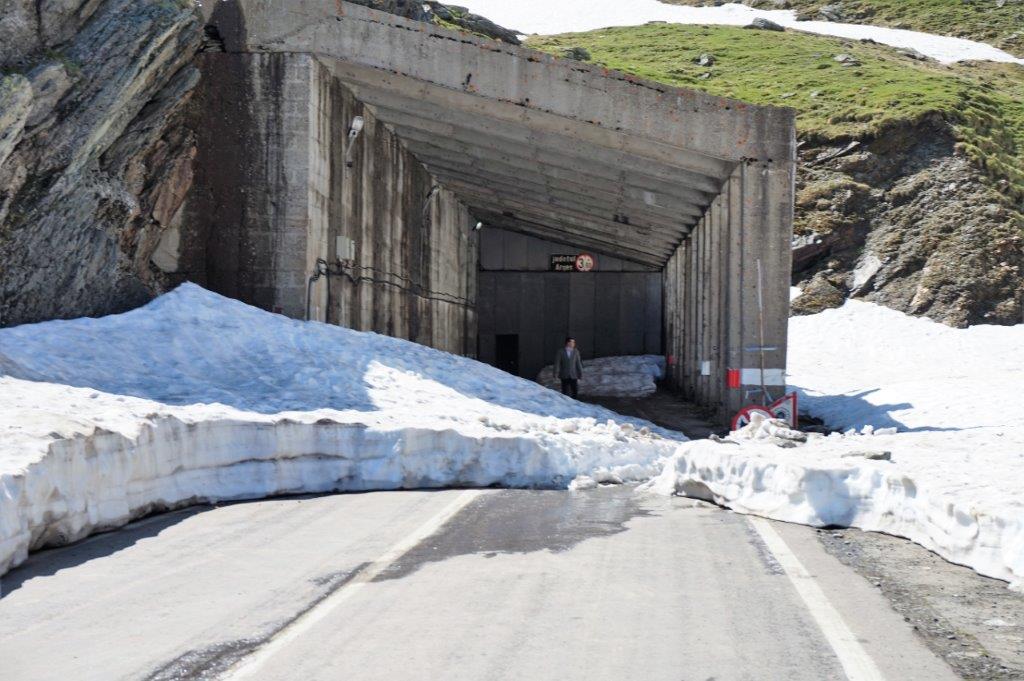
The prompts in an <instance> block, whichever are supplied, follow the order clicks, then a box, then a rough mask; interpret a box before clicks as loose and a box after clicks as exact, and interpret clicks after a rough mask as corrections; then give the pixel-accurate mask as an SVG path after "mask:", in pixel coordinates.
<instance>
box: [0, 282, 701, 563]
mask: <svg viewBox="0 0 1024 681" xmlns="http://www.w3.org/2000/svg"><path fill="white" fill-rule="evenodd" d="M0 372H2V373H3V374H6V376H3V377H0V574H2V572H3V571H4V570H6V569H7V568H8V567H10V565H12V564H15V563H17V562H20V561H21V560H24V558H25V556H26V555H27V551H28V550H29V549H30V548H38V547H41V546H44V545H47V544H60V543H65V542H67V541H73V540H75V539H79V538H81V537H84V536H86V535H88V534H89V533H91V532H93V531H96V530H100V529H105V528H112V527H116V526H119V525H121V524H124V523H125V522H128V521H129V520H130V519H131V518H133V517H136V516H138V515H140V514H144V513H146V512H150V511H152V510H154V509H161V508H170V507H174V506H177V505H181V504H187V503H193V502H195V501H198V500H210V499H240V498H255V497H262V496H267V495H271V494H280V493H288V492H322V491H330V490H363V489H395V488H403V487H404V488H417V487H439V486H463V485H465V486H486V485H492V484H500V485H506V486H561V487H564V486H566V485H568V484H569V482H570V481H571V480H573V479H574V478H575V477H577V476H578V475H581V474H587V475H589V476H591V477H595V478H597V479H603V480H643V479H647V478H649V477H650V476H651V475H652V474H653V473H654V472H656V471H657V470H658V469H659V468H660V465H661V462H662V461H663V459H664V457H665V456H667V455H669V454H671V452H672V450H673V449H674V446H675V444H677V441H680V440H684V439H685V438H684V437H683V436H682V435H680V434H678V433H671V432H668V431H663V430H660V429H658V428H655V427H649V426H650V424H647V423H645V422H643V421H639V420H633V419H628V418H625V417H621V416H618V415H616V414H613V413H612V412H609V411H606V410H604V409H602V408H599V407H595V406H591V405H586V404H582V403H579V402H576V401H573V400H570V399H569V398H566V397H563V396H562V395H560V394H557V393H555V392H552V391H550V390H548V389H546V388H543V387H541V386H539V385H537V384H536V383H533V382H531V381H526V380H522V379H518V378H514V377H512V376H510V375H508V374H506V373H504V372H501V371H498V370H497V369H493V368H491V367H489V366H486V365H484V364H480V363H478V362H475V361H472V360H469V359H465V358H461V357H456V356H454V355H450V354H447V353H443V352H439V351H436V350H432V349H430V348H426V347H423V346H420V345H416V344H414V343H410V342H407V341H402V340H397V339H394V338H388V337H385V336H379V335H376V334H371V333H359V332H355V331H350V330H348V329H342V328H338V327H332V326H326V325H323V324H315V323H312V324H310V323H303V322H297V321H293V320H290V319H287V318H285V317H281V316H278V315H272V314H269V313H266V312H263V311H260V310H257V309H255V308H251V307H249V306H246V305H244V304H242V303H239V302H237V301H233V300H229V299H227V298H223V297H221V296H218V295H215V294H213V293H209V292H207V291H205V290H203V289H201V288H199V287H197V286H194V285H188V284H186V285H184V286H182V287H180V288H178V289H177V290H175V291H174V292H172V293H169V294H167V295H165V296H163V297H161V298H158V299H157V300H155V301H154V302H152V303H151V304H149V305H147V306H146V307H144V308H141V309H139V310H135V311H133V312H129V313H127V314H123V315H116V316H112V317H105V318H102V319H77V320H73V321H55V322H47V323H44V324H35V325H26V326H22V327H15V328H11V329H2V330H0ZM652 431H653V432H652Z"/></svg>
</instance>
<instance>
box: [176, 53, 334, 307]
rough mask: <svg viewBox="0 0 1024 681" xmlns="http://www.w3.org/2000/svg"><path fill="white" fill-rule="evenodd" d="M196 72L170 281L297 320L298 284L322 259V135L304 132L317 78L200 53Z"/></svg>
mask: <svg viewBox="0 0 1024 681" xmlns="http://www.w3.org/2000/svg"><path fill="white" fill-rule="evenodd" d="M198 64H199V67H200V69H201V71H202V75H203V77H202V81H201V85H200V88H199V91H198V92H197V95H196V98H195V100H194V113H193V118H194V120H195V127H196V129H197V134H198V139H197V147H198V154H197V157H196V160H195V165H194V168H195V180H194V185H193V189H192V191H191V193H190V195H189V198H188V202H187V205H186V213H185V214H186V219H185V220H184V226H183V230H185V232H186V233H185V235H184V236H183V238H182V239H181V244H182V246H181V247H182V248H183V249H185V250H184V251H183V252H181V253H180V254H179V260H180V263H179V265H178V268H177V275H178V277H179V278H180V279H182V280H185V279H188V280H192V281H196V282H198V283H200V284H203V285H204V286H206V287H207V288H210V289H211V290H213V291H216V292H218V293H222V294H224V295H226V296H230V297H232V298H237V299H239V300H243V301H245V302H247V303H250V304H252V305H255V306H257V307H261V308H264V309H266V310H271V311H274V312H280V313H283V314H286V315H288V316H290V317H296V318H299V317H302V316H304V314H305V308H306V300H305V297H306V279H307V277H308V276H309V272H310V271H311V270H312V269H313V266H314V265H313V264H314V263H315V262H316V259H317V258H318V257H322V255H326V252H325V246H326V235H325V217H324V212H325V198H324V197H325V194H329V192H330V188H329V187H328V186H327V184H326V183H327V180H326V177H325V168H324V161H325V159H324V154H325V151H324V145H323V137H324V135H325V131H324V130H321V129H319V128H318V127H317V126H314V125H310V122H311V120H315V119H316V116H315V113H316V112H317V111H318V110H319V109H320V108H321V107H322V101H321V100H322V97H323V94H324V93H323V91H322V90H321V89H320V88H319V87H315V86H314V85H315V80H316V78H317V76H318V74H319V72H320V69H319V68H318V67H317V65H316V62H315V60H314V59H313V58H312V57H310V56H308V55H284V54H252V55H248V54H247V55H225V54H216V53H214V54H202V55H200V56H199V57H198ZM326 148H327V149H329V148H330V146H329V145H327V146H326Z"/></svg>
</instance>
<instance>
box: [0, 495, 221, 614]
mask: <svg viewBox="0 0 1024 681" xmlns="http://www.w3.org/2000/svg"><path fill="white" fill-rule="evenodd" d="M212 508H213V507H212V506H190V507H189V508H184V509H181V510H178V511H171V512H170V513H161V514H159V515H154V516H150V517H148V518H144V519H142V520H139V521H136V522H134V523H132V524H130V525H126V526H124V527H122V528H119V529H116V530H113V531H110V532H105V533H103V534H95V535H92V536H91V537H87V538H85V539H83V540H82V541H80V542H77V543H74V544H70V545H68V546H59V547H55V548H51V549H44V550H42V551H39V552H37V553H33V554H32V555H30V556H29V558H28V560H27V561H25V562H24V563H22V564H21V565H20V566H18V567H16V568H14V569H13V570H11V571H10V572H8V573H7V574H6V575H4V576H3V577H0V599H3V598H6V597H7V596H9V595H11V594H12V593H14V592H15V591H17V590H18V589H20V588H21V586H22V585H23V584H24V583H25V582H27V581H29V580H31V579H34V578H36V577H49V576H52V575H55V574H57V573H58V572H60V571H61V570H66V569H68V568H73V567H76V566H78V565H81V564H83V563H86V562H88V561H90V560H93V559H95V558H102V557H104V556H109V555H111V554H113V553H117V552H118V551H122V550H124V549H127V548H129V547H130V546H133V545H134V544H136V543H137V542H139V541H141V540H143V539H148V538H150V537H155V536H157V535H158V534H160V533H161V532H163V531H164V530H166V529H167V528H169V527H171V526H173V525H176V524H178V523H180V522H181V521H183V520H185V519H187V518H190V517H192V516H194V515H197V514H199V513H203V512H206V511H209V510H210V509H212Z"/></svg>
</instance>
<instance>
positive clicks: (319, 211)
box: [178, 53, 477, 354]
mask: <svg viewBox="0 0 1024 681" xmlns="http://www.w3.org/2000/svg"><path fill="white" fill-rule="evenodd" d="M199 65H200V68H201V69H202V71H203V81H202V82H203V85H202V87H201V91H200V93H199V94H198V96H197V100H196V106H195V114H194V119H195V125H196V128H197V129H198V130H199V140H198V146H199V155H198V157H197V159H196V181H195V186H194V189H193V191H192V193H191V195H190V197H189V201H188V206H187V215H188V219H187V220H186V224H187V229H188V230H189V233H188V234H187V235H186V237H185V238H183V239H182V249H183V250H182V252H181V253H179V254H178V257H179V260H180V263H179V267H178V272H179V277H180V278H181V279H183V280H184V279H189V280H192V281H196V282H199V283H201V284H203V285H205V286H207V287H208V288H210V289H211V290H214V291H217V292H218V293H222V294H224V295H227V296H231V297H233V298H238V299H240V300H243V301H245V302H247V303H250V304H253V305H256V306H258V307H261V308H264V309H267V310H271V311H276V312H280V313H282V314H285V315H288V316H290V317H294V318H303V317H305V316H306V314H307V286H308V280H309V278H310V276H311V275H312V274H313V273H314V272H315V271H316V270H317V261H318V260H321V259H322V260H325V261H327V263H328V265H329V268H330V270H331V272H332V274H331V275H330V276H329V277H323V278H321V279H320V280H318V281H316V282H315V283H314V285H313V287H312V295H311V296H310V298H309V300H308V309H309V313H310V318H312V319H315V320H319V321H328V322H330V323H335V324H343V325H345V326H349V327H352V328H355V329H359V330H365V331H376V332H379V333H384V334H388V335H392V336H399V337H403V338H408V339H410V340H414V341H417V342H419V343H423V344H425V345H430V346H432V347H436V348H439V349H443V350H448V351H451V352H457V353H460V354H474V351H475V346H476V321H475V311H474V298H475V287H476V254H477V246H476V241H475V235H474V233H473V231H472V226H473V225H474V224H475V220H473V218H472V217H471V216H470V214H469V211H468V210H467V209H466V208H465V206H464V205H462V204H461V203H460V202H459V201H458V200H457V199H456V198H455V197H454V195H453V194H452V193H451V192H450V191H448V190H445V189H441V188H438V189H436V190H435V189H434V187H435V186H436V184H435V183H434V181H433V180H432V178H431V176H430V174H429V173H427V171H426V170H425V169H424V168H423V166H422V165H421V164H420V163H419V162H417V161H416V159H415V158H413V157H412V156H411V155H410V154H409V153H408V152H407V151H406V150H405V149H404V147H403V146H402V145H401V143H400V142H399V141H398V140H397V138H396V137H395V136H394V135H393V134H392V133H391V132H390V131H388V130H387V129H386V128H385V127H384V126H383V125H382V124H380V123H379V122H378V121H377V120H376V118H375V117H374V116H373V115H372V113H370V112H369V111H368V110H367V109H366V108H365V107H364V106H363V105H362V104H361V103H359V102H358V101H357V100H356V99H355V98H354V97H353V96H352V94H351V92H349V91H348V90H347V89H346V88H345V87H344V86H343V85H342V84H341V83H340V82H339V81H338V80H337V79H335V78H334V77H333V76H332V75H331V74H330V72H329V71H328V70H327V69H325V68H324V67H323V66H322V65H321V64H320V62H319V61H318V60H317V59H316V58H315V57H313V56H311V55H306V54H286V53H278V54H223V53H212V54H205V55H202V56H201V58H200V60H199ZM356 115H361V116H363V117H364V119H365V128H364V130H363V132H362V134H361V135H360V137H359V138H358V139H357V140H356V142H355V143H354V145H353V154H352V161H353V165H352V167H347V166H346V163H345V150H346V140H347V135H348V131H349V128H350V126H351V124H352V121H353V119H354V117H355V116H356ZM338 236H346V237H348V238H351V239H353V240H354V241H355V250H356V257H355V258H354V260H352V261H351V262H346V263H344V264H342V263H341V262H340V261H339V257H338V256H339V254H338V253H337V252H336V250H337V248H336V247H337V241H336V237H338ZM328 279H329V280H330V299H329V300H328V285H327V284H328Z"/></svg>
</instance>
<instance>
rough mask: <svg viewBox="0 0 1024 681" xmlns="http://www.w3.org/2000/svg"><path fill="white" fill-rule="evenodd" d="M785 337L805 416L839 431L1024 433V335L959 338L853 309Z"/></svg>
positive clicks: (995, 329) (817, 318)
mask: <svg viewBox="0 0 1024 681" xmlns="http://www.w3.org/2000/svg"><path fill="white" fill-rule="evenodd" d="M789 335H790V350H789V379H788V380H789V383H790V385H791V386H795V387H796V388H797V390H798V392H800V406H801V409H802V410H804V411H808V412H810V413H811V414H813V415H815V416H818V417H820V418H823V419H825V421H826V422H828V423H829V425H831V426H832V427H834V428H842V429H847V428H861V427H863V426H865V425H871V426H873V427H876V428H885V427H893V426H895V427H897V428H899V429H900V430H901V431H903V430H947V431H948V430H963V429H974V428H989V427H991V428H1000V429H1006V428H1013V429H1017V428H1024V409H1021V408H1020V406H1019V402H1020V395H1021V386H1024V356H1022V353H1024V325H1021V326H1010V327H1008V326H973V327H971V328H968V329H953V328H950V327H948V326H944V325H942V324H939V323H936V322H933V321H931V320H929V319H923V318H919V317H909V316H907V315H905V314H903V313H901V312H897V311H895V310H891V309H889V308H886V307H882V306H880V305H875V304H873V303H864V302H860V301H855V300H851V301H848V302H847V303H846V304H845V305H844V306H843V307H841V308H838V309H835V310H826V311H824V312H822V313H820V314H816V315H811V316H804V317H794V318H792V319H790V322H789ZM1022 475H1024V471H1022Z"/></svg>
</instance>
